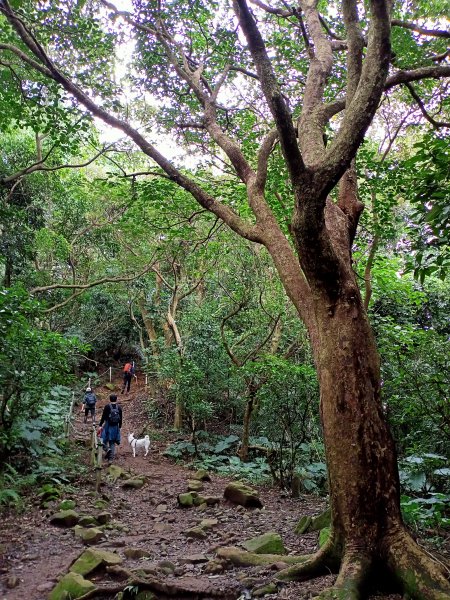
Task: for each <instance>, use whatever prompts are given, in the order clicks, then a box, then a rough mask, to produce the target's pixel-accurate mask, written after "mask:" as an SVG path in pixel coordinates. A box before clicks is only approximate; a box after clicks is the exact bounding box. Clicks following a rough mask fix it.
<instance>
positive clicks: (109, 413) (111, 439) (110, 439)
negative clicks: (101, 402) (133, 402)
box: [100, 394, 122, 462]
mask: <svg viewBox="0 0 450 600" xmlns="http://www.w3.org/2000/svg"><path fill="white" fill-rule="evenodd" d="M102 425H103V429H102V433H101V437H102V441H103V445H104V447H105V449H106V454H105V458H107V459H108V462H112V460H113V459H114V455H115V450H116V444H120V429H121V427H122V407H121V406H119V405H118V404H117V396H116V395H115V394H111V396H110V397H109V404H107V405H106V406H105V407H104V409H103V413H102V418H101V420H100V427H102Z"/></svg>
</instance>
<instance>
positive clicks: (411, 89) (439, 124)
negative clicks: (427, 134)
mask: <svg viewBox="0 0 450 600" xmlns="http://www.w3.org/2000/svg"><path fill="white" fill-rule="evenodd" d="M405 87H407V88H408V91H409V93H410V94H411V96H412V97H413V98H414V100H415V101H416V103H417V105H418V107H419V108H420V112H421V113H422V114H423V116H424V117H425V119H426V120H427V121H428V122H429V123H431V125H433V127H435V128H436V129H438V128H439V127H450V122H442V121H436V119H434V118H433V117H432V116H431V115H430V114H429V113H428V111H427V109H426V108H425V104H424V103H423V100H422V98H421V97H420V96H419V94H418V93H417V92H416V90H415V89H414V86H413V85H412V83H409V82H406V83H405Z"/></svg>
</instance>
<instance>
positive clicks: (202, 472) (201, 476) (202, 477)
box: [192, 469, 211, 481]
mask: <svg viewBox="0 0 450 600" xmlns="http://www.w3.org/2000/svg"><path fill="white" fill-rule="evenodd" d="M192 479H197V480H198V481H211V477H210V475H209V473H208V471H206V469H199V470H198V471H196V472H195V473H194V475H192Z"/></svg>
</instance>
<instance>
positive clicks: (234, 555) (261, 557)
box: [217, 546, 310, 573]
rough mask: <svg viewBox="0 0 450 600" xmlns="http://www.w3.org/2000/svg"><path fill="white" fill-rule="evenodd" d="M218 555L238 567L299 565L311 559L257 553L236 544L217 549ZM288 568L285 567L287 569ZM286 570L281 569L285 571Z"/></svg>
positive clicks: (307, 557)
mask: <svg viewBox="0 0 450 600" xmlns="http://www.w3.org/2000/svg"><path fill="white" fill-rule="evenodd" d="M217 557H218V558H221V559H223V560H227V561H229V562H230V563H232V564H233V565H235V566H236V567H263V566H265V565H271V564H273V563H277V562H278V563H280V562H283V563H286V564H288V565H297V564H298V563H303V562H305V561H307V560H309V558H310V557H309V556H308V555H306V556H283V555H280V554H255V553H254V552H247V551H246V550H241V549H240V548H236V547H235V546H227V547H225V548H219V549H218V550H217ZM287 570H288V569H285V571H287ZM283 572H284V571H280V573H283Z"/></svg>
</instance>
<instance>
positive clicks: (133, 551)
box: [123, 546, 152, 560]
mask: <svg viewBox="0 0 450 600" xmlns="http://www.w3.org/2000/svg"><path fill="white" fill-rule="evenodd" d="M123 553H124V554H125V556H126V557H127V558H130V559H132V560H139V559H140V558H150V556H151V555H152V554H151V552H149V551H148V550H146V549H145V548H134V547H132V546H128V547H127V548H125V550H124V551H123Z"/></svg>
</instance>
